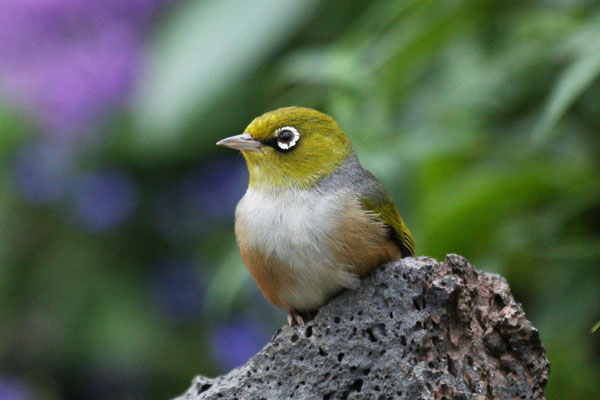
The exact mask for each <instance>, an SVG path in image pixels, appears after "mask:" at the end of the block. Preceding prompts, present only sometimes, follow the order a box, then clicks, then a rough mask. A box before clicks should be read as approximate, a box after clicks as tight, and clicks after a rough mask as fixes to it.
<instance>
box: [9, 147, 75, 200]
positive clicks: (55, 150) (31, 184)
mask: <svg viewBox="0 0 600 400" xmlns="http://www.w3.org/2000/svg"><path fill="white" fill-rule="evenodd" d="M71 158H72V157H71V154H70V152H69V151H67V150H66V149H65V147H64V146H60V145H58V144H56V143H52V142H48V141H42V142H37V143H30V144H28V145H26V146H25V147H24V148H22V149H21V151H20V152H19V154H17V157H16V160H15V163H14V168H13V171H14V177H15V181H16V184H17V188H18V190H19V192H20V193H21V195H22V196H23V198H25V200H27V201H29V202H31V203H34V204H46V203H51V202H54V201H57V200H60V199H61V198H62V197H63V196H64V195H65V193H66V192H67V190H68V189H69V188H70V184H71V180H72V171H71V169H72V159H71Z"/></svg>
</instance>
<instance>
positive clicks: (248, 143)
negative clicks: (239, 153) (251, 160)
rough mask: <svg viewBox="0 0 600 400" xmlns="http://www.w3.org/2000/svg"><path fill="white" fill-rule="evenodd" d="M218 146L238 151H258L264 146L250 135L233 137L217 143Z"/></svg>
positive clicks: (244, 134)
mask: <svg viewBox="0 0 600 400" xmlns="http://www.w3.org/2000/svg"><path fill="white" fill-rule="evenodd" d="M217 146H225V147H230V148H232V149H236V150H250V151H258V150H260V148H261V147H263V144H262V143H261V142H259V141H258V140H254V139H253V138H252V136H251V135H250V134H249V133H242V134H241V135H236V136H231V137H228V138H225V139H223V140H219V141H218V142H217Z"/></svg>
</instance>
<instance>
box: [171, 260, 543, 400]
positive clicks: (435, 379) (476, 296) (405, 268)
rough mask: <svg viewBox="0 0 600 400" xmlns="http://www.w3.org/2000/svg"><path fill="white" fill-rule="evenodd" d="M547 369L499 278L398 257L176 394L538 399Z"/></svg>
mask: <svg viewBox="0 0 600 400" xmlns="http://www.w3.org/2000/svg"><path fill="white" fill-rule="evenodd" d="M549 373H550V364H549V362H548V359H547V358H546V355H545V351H544V347H543V345H542V342H541V340H540V336H539V334H538V331H537V330H536V329H535V328H534V327H533V326H532V325H531V323H530V322H529V321H527V319H525V314H524V312H523V309H522V308H521V305H520V304H518V303H516V302H515V300H514V299H513V297H512V295H511V294H510V290H509V288H508V285H507V283H506V281H505V280H504V278H502V277H500V276H498V275H494V274H488V273H484V272H481V271H477V270H475V269H474V268H473V267H472V266H471V265H470V264H469V263H468V262H467V261H466V260H465V259H464V258H463V257H460V256H457V255H449V256H447V258H446V260H445V261H444V262H441V263H440V262H438V261H436V260H434V259H431V258H426V257H421V258H405V259H403V260H399V261H397V262H394V263H390V264H387V265H385V266H383V267H381V268H378V269H377V270H376V271H374V272H373V273H372V274H371V275H369V276H368V277H366V278H365V279H363V282H362V284H361V286H360V287H359V288H358V289H357V290H353V291H344V292H343V293H341V294H340V295H339V296H337V297H336V298H334V299H333V300H331V301H330V302H329V303H328V304H326V305H325V306H323V307H321V309H320V310H319V312H318V314H317V315H316V317H315V318H314V320H312V321H310V322H308V323H307V325H306V326H305V327H298V326H294V327H293V328H289V327H283V328H281V329H279V330H278V331H277V332H275V335H274V336H273V338H272V339H271V341H270V342H269V343H268V344H267V345H266V346H265V348H264V349H262V350H261V351H260V352H259V353H258V354H257V355H255V356H254V357H252V359H250V361H248V363H247V364H246V365H244V366H243V367H240V368H237V369H234V370H233V371H231V372H230V373H228V374H227V375H223V376H220V377H217V378H214V379H210V378H206V377H203V376H198V377H196V378H195V379H194V381H193V383H192V386H191V387H190V388H189V389H188V391H187V392H186V393H185V394H183V395H182V396H180V397H178V400H184V399H186V400H190V399H240V400H242V399H244V400H246V399H268V400H271V399H290V398H291V399H325V400H327V399H330V400H333V399H543V398H544V388H545V386H546V383H547V381H548V376H549Z"/></svg>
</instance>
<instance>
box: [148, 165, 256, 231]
mask: <svg viewBox="0 0 600 400" xmlns="http://www.w3.org/2000/svg"><path fill="white" fill-rule="evenodd" d="M247 186H248V172H247V171H246V167H245V165H244V163H243V161H242V160H241V159H239V158H237V159H236V158H223V159H218V160H216V161H212V162H210V163H207V164H205V165H203V166H202V167H200V168H197V169H195V170H192V171H190V172H189V173H188V174H187V175H185V176H184V177H182V178H180V179H179V180H178V181H176V182H175V183H174V184H173V185H172V186H171V187H169V188H166V189H164V190H161V191H160V193H159V194H158V196H157V199H156V204H155V206H156V211H155V217H156V219H157V222H158V226H159V228H160V230H161V231H162V232H163V233H164V234H165V235H166V236H168V237H170V238H172V239H181V238H182V237H185V236H188V235H189V236H192V235H197V234H202V233H206V232H210V231H211V230H212V229H213V228H214V227H215V226H216V225H217V224H218V223H219V222H220V221H231V220H232V219H233V215H234V211H235V206H236V204H237V202H238V201H239V200H240V199H241V197H242V196H243V195H244V191H245V190H246V187H247Z"/></svg>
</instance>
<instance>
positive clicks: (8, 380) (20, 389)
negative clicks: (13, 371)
mask: <svg viewBox="0 0 600 400" xmlns="http://www.w3.org/2000/svg"><path fill="white" fill-rule="evenodd" d="M28 399H33V397H32V393H31V390H30V389H29V388H28V387H27V386H26V385H25V384H24V383H23V382H21V381H20V380H17V379H15V378H12V377H8V376H0V400H28Z"/></svg>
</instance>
